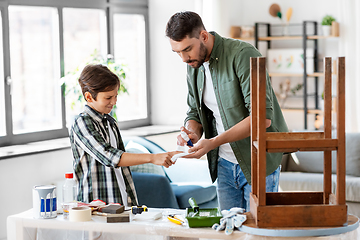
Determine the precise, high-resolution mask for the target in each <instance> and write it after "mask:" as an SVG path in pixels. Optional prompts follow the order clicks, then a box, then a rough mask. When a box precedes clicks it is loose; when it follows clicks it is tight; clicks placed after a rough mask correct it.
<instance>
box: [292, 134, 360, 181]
mask: <svg viewBox="0 0 360 240" xmlns="http://www.w3.org/2000/svg"><path fill="white" fill-rule="evenodd" d="M323 159H324V152H296V153H292V154H291V157H290V158H289V160H288V162H287V171H295V172H313V173H323V169H324V163H323ZM332 173H336V151H332ZM346 174H347V175H352V176H357V177H360V133H346Z"/></svg>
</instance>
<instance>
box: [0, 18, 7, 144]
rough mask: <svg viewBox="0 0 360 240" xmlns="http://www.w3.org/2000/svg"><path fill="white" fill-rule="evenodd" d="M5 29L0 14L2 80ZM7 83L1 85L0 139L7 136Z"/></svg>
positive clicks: (1, 73) (1, 74) (0, 67)
mask: <svg viewBox="0 0 360 240" xmlns="http://www.w3.org/2000/svg"><path fill="white" fill-rule="evenodd" d="M2 32H3V29H2V14H1V13H0V79H4V63H3V59H4V56H3V52H4V51H3V47H2V46H3V42H2V39H3V34H2ZM4 84H5V82H2V83H1V84H0V137H2V136H5V135H6V124H5V116H6V115H5V85H4Z"/></svg>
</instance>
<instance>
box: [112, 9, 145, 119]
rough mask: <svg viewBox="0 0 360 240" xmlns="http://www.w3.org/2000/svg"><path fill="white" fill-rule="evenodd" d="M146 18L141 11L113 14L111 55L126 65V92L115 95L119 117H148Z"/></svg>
mask: <svg viewBox="0 0 360 240" xmlns="http://www.w3.org/2000/svg"><path fill="white" fill-rule="evenodd" d="M145 43H146V40H145V18H144V16H143V15H140V14H114V57H115V61H117V62H120V63H123V64H124V65H125V67H126V69H127V70H128V71H127V76H126V82H125V83H126V85H127V88H128V93H129V94H126V93H125V94H121V95H120V96H119V97H118V103H120V104H121V108H118V113H117V116H118V120H120V121H129V120H133V119H141V118H146V117H147V105H146V103H147V100H146V99H147V93H146V89H147V86H146V46H145Z"/></svg>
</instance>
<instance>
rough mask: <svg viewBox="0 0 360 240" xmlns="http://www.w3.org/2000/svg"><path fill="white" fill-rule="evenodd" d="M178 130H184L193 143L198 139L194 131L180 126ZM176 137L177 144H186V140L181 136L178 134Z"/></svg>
mask: <svg viewBox="0 0 360 240" xmlns="http://www.w3.org/2000/svg"><path fill="white" fill-rule="evenodd" d="M180 131H183V132H185V133H186V134H187V135H188V137H189V138H190V140H191V142H192V143H193V144H195V143H197V142H198V141H199V137H198V135H197V134H196V133H194V132H191V131H189V130H187V129H186V128H185V127H181V128H180ZM176 138H177V145H179V146H186V145H187V142H186V141H185V140H184V139H183V138H182V137H181V135H180V134H179V135H178V136H177V137H176Z"/></svg>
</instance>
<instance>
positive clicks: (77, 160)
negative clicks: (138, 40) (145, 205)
mask: <svg viewBox="0 0 360 240" xmlns="http://www.w3.org/2000/svg"><path fill="white" fill-rule="evenodd" d="M79 84H80V86H81V89H82V93H83V96H84V98H85V100H86V106H85V109H84V111H83V112H82V113H80V115H79V116H77V118H76V119H75V122H74V124H73V126H72V128H71V131H70V141H71V149H72V152H73V156H74V162H73V168H74V172H75V179H76V181H77V184H78V197H77V200H78V201H81V202H87V203H89V202H91V201H92V200H94V199H100V200H102V201H104V202H106V203H121V204H122V205H124V206H134V205H138V201H137V197H136V191H135V186H134V182H133V180H132V176H131V172H130V169H129V166H132V165H138V164H143V163H149V162H150V163H153V164H156V165H162V166H164V167H167V168H168V167H169V166H171V165H172V164H173V163H172V161H171V157H172V156H173V155H174V154H176V153H178V152H169V153H160V154H134V153H126V152H125V148H124V144H123V142H122V138H121V135H120V131H119V128H118V125H117V122H116V120H115V119H113V118H112V117H111V116H110V115H108V114H109V113H110V112H111V110H112V108H113V106H114V105H115V104H116V100H117V95H118V90H119V86H120V80H119V78H118V77H117V76H116V75H115V74H114V73H112V72H111V71H110V70H109V69H108V68H107V67H105V66H102V65H88V66H86V67H85V68H84V69H83V71H82V72H81V75H80V77H79Z"/></svg>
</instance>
